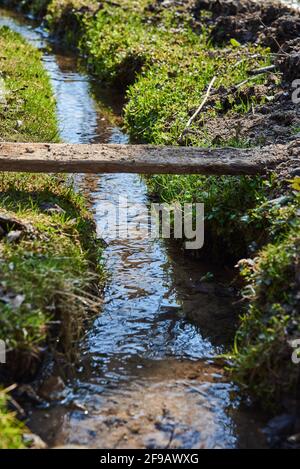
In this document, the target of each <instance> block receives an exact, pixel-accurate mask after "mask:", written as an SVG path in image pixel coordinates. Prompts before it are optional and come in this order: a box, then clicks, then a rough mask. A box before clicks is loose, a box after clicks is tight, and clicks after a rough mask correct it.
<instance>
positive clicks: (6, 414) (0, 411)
mask: <svg viewBox="0 0 300 469" xmlns="http://www.w3.org/2000/svg"><path fill="white" fill-rule="evenodd" d="M8 399H9V398H8V395H7V392H5V391H3V390H0V435H1V437H0V449H22V448H24V447H25V445H24V443H23V440H22V434H23V425H22V424H21V423H20V422H19V421H18V420H17V419H16V417H15V414H14V413H13V412H10V411H8V410H7V401H8Z"/></svg>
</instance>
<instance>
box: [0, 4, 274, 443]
mask: <svg viewBox="0 0 300 469" xmlns="http://www.w3.org/2000/svg"><path fill="white" fill-rule="evenodd" d="M1 25H7V26H9V27H10V28H11V29H13V30H15V31H18V32H19V33H20V34H22V35H23V36H24V37H25V38H26V39H28V40H29V41H30V42H31V43H33V44H34V45H35V46H36V47H38V48H40V49H41V50H42V51H43V61H44V65H45V68H46V69H47V70H48V72H49V74H50V76H51V79H52V83H53V88H54V91H55V94H56V98H57V113H58V118H59V126H60V135H61V138H62V140H64V141H66V142H72V143H96V142H105V143H126V142H127V141H128V139H127V136H126V135H125V134H124V133H123V132H122V130H121V129H120V128H119V127H118V126H116V124H115V122H116V119H117V114H115V115H114V116H113V115H112V114H111V113H108V112H107V106H108V105H109V106H110V107H111V108H112V109H114V110H115V111H116V112H118V107H119V108H120V98H119V97H118V96H113V93H111V94H110V95H107V93H106V94H105V93H104V92H103V91H102V90H101V87H99V84H98V85H97V83H96V81H95V80H93V79H91V78H89V77H88V76H87V75H86V74H85V73H82V72H81V71H80V70H79V69H78V67H77V64H76V60H75V59H74V58H73V57H68V56H66V55H63V54H61V53H57V51H56V50H55V49H56V48H55V46H53V45H51V42H50V41H49V40H48V39H47V36H46V34H45V33H44V32H43V31H42V30H40V29H38V28H37V29H35V27H34V26H32V25H31V24H30V23H28V22H24V21H23V20H22V19H20V18H19V17H17V16H12V14H11V13H10V14H7V13H6V12H5V11H2V10H1V11H0V26H1ZM112 116H113V117H112ZM81 190H83V191H84V192H85V193H87V194H88V196H89V198H90V200H91V202H92V209H93V212H94V214H95V219H96V222H97V224H98V225H99V226H101V224H102V223H103V220H102V218H101V216H100V215H99V207H101V204H103V203H106V202H107V201H110V202H114V201H116V200H117V198H118V196H119V194H121V195H123V196H124V195H127V197H128V201H129V203H130V202H132V203H139V204H141V205H142V206H147V205H148V204H149V200H148V198H147V190H146V185H145V183H144V182H143V180H142V179H141V178H140V177H139V176H136V175H125V174H116V175H109V174H107V175H100V176H92V177H83V178H82V181H81ZM105 241H106V243H107V247H106V249H105V262H106V265H107V270H108V272H109V274H110V275H109V279H108V284H107V287H106V290H105V297H104V305H103V308H102V311H99V316H98V317H97V318H96V320H95V321H94V323H93V325H92V326H91V328H90V330H89V331H88V332H87V335H86V337H85V339H84V340H83V341H82V343H81V344H80V355H81V357H82V360H81V362H82V363H81V366H80V367H79V368H78V372H77V375H76V377H75V380H73V381H72V382H70V383H67V386H66V387H65V388H64V389H63V390H62V391H61V395H60V396H59V398H58V397H57V398H56V400H55V399H54V400H52V402H51V405H50V406H49V408H47V409H36V410H35V411H34V412H33V414H32V418H31V421H30V422H29V425H30V427H31V428H32V430H33V431H35V432H36V433H38V434H40V435H41V437H42V438H43V439H44V440H45V441H47V442H48V443H49V444H50V445H51V446H60V447H61V446H63V447H65V446H68V447H69V446H74V445H75V446H80V447H90V448H97V447H98V448H114V447H115V448H145V447H146V448H239V447H240V448H254V447H264V446H265V441H264V437H263V433H262V432H261V428H262V426H263V423H262V420H261V417H260V416H259V415H255V413H254V411H253V409H251V410H249V409H248V408H246V407H245V406H244V405H242V404H241V403H240V400H239V397H238V392H237V389H236V388H235V386H234V385H233V384H232V383H230V382H228V381H226V380H225V379H224V377H223V370H222V367H221V366H220V365H218V363H217V362H216V361H214V359H213V357H214V356H215V355H216V354H219V353H221V352H223V351H225V350H226V349H228V346H230V343H232V338H233V333H234V328H235V325H236V318H237V313H238V312H237V311H236V310H235V309H234V307H233V306H232V303H233V300H234V298H233V297H232V292H231V291H230V289H229V288H227V287H226V286H225V280H226V278H227V277H229V275H230V274H229V273H228V272H226V269H224V271H223V272H218V271H215V269H213V267H212V266H211V265H204V264H203V263H200V262H199V261H195V260H191V259H188V258H187V257H185V256H184V254H183V253H181V252H180V251H179V250H178V249H176V247H174V246H172V245H167V244H166V243H163V242H161V241H159V240H157V241H151V240H149V239H113V238H112V239H111V238H107V239H106V240H105ZM207 271H210V272H211V271H213V272H214V275H215V276H214V281H213V282H209V283H208V282H201V281H200V279H201V277H203V275H205V273H206V272H207Z"/></svg>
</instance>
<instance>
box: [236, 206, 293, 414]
mask: <svg viewBox="0 0 300 469" xmlns="http://www.w3.org/2000/svg"><path fill="white" fill-rule="evenodd" d="M298 207H299V203H298ZM299 228H300V225H299V220H295V222H294V227H293V228H292V229H290V230H289V231H288V233H287V234H286V235H285V236H284V237H281V238H280V239H279V240H278V241H277V242H273V243H269V244H267V245H266V246H265V247H264V248H263V249H262V250H261V251H260V252H259V253H258V254H257V256H256V258H255V259H254V261H252V260H251V262H250V261H249V260H244V261H241V262H240V267H241V274H242V276H243V277H244V279H245V283H246V287H245V289H244V291H243V297H244V299H245V300H247V302H248V304H249V306H248V308H247V310H246V312H245V314H244V315H243V316H242V318H241V325H240V328H239V330H238V332H237V335H236V344H235V349H234V353H233V356H232V360H233V361H232V368H231V370H230V373H231V375H232V376H233V377H234V379H235V380H236V381H237V382H239V383H240V384H241V386H242V387H244V388H246V389H247V390H248V391H250V392H251V393H252V395H254V396H255V398H256V399H258V400H259V401H260V403H261V404H262V405H263V406H264V407H267V408H269V409H272V410H274V409H275V410H277V407H278V405H279V403H280V402H281V401H282V398H283V397H284V396H285V395H287V394H292V395H293V396H295V397H296V396H297V394H298V390H297V386H298V384H299V383H298V378H299V369H298V366H297V365H295V364H294V363H293V362H292V353H293V348H292V347H291V341H293V340H295V339H298V338H299V334H300V323H299V307H300V301H299V294H298V292H299V273H298V272H299V265H300V235H299V233H300V229H299Z"/></svg>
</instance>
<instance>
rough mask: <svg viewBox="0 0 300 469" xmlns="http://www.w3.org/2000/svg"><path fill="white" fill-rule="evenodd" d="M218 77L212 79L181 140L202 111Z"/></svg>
mask: <svg viewBox="0 0 300 469" xmlns="http://www.w3.org/2000/svg"><path fill="white" fill-rule="evenodd" d="M216 79H217V77H216V76H214V77H213V79H212V80H211V82H210V84H209V85H208V88H207V91H206V93H205V96H204V99H203V100H202V102H201V104H200V106H199V107H198V109H197V110H196V111H195V112H194V114H193V115H192V117H190V119H189V120H188V122H187V124H186V126H185V128H184V130H183V132H182V134H181V136H180V138H179V140H181V139H182V137H183V136H184V134H185V133H186V131H187V130H188V128H189V127H190V126H191V124H192V123H193V121H194V120H195V119H196V117H197V116H198V114H199V113H200V111H201V110H202V109H203V107H204V105H205V103H206V101H207V100H208V98H209V95H210V93H211V90H212V87H213V85H214V83H215V81H216Z"/></svg>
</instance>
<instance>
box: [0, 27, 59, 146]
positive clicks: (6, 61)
mask: <svg viewBox="0 0 300 469" xmlns="http://www.w3.org/2000/svg"><path fill="white" fill-rule="evenodd" d="M0 50H1V54H0V77H1V78H2V80H1V81H2V82H3V83H4V86H5V87H4V99H2V105H1V118H0V138H1V139H2V140H7V141H22V142H24V141H31V142H35V141H57V125H56V118H55V100H54V98H53V95H52V90H51V86H50V83H49V79H48V76H47V74H46V72H45V70H44V68H43V67H42V65H41V56H40V53H39V52H38V51H37V50H36V49H34V48H32V47H28V44H26V42H25V41H24V40H23V39H21V38H20V37H19V36H18V35H17V34H15V33H13V32H12V31H10V30H9V29H8V28H5V27H3V28H1V32H0ZM29 63H30V66H28V64H29Z"/></svg>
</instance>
